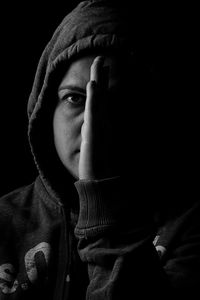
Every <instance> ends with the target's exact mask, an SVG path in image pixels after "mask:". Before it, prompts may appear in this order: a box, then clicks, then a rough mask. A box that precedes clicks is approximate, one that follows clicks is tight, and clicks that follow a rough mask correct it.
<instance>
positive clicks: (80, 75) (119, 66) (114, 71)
mask: <svg viewBox="0 0 200 300" xmlns="http://www.w3.org/2000/svg"><path fill="white" fill-rule="evenodd" d="M95 57H96V55H88V56H84V57H81V58H79V59H77V60H75V61H73V62H72V63H71V64H70V66H69V68H68V69H67V71H66V73H65V75H64V77H63V79H62V81H61V83H60V86H59V87H62V86H64V85H66V84H67V85H74V84H76V85H77V86H80V87H83V88H85V87H86V85H87V83H88V81H89V80H90V67H91V65H92V63H93V60H94V59H95ZM104 66H109V86H113V85H115V84H117V82H118V81H119V80H120V77H123V76H124V72H125V69H127V68H128V64H125V63H124V59H123V58H120V57H118V56H105V62H104Z"/></svg>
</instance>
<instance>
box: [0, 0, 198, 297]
mask: <svg viewBox="0 0 200 300" xmlns="http://www.w3.org/2000/svg"><path fill="white" fill-rule="evenodd" d="M127 16H128V14H127V12H125V11H124V10H122V9H120V10H119V7H117V6H116V5H113V2H110V1H104V0H96V1H84V2H81V3H80V4H79V5H78V6H77V7H76V8H75V9H74V10H73V11H72V12H71V13H70V14H68V15H67V16H66V17H65V18H64V19H63V21H62V22H61V24H60V25H59V26H58V28H57V29H56V31H55V33H54V34H53V36H52V38H51V40H50V42H49V43H48V45H47V46H46V48H45V50H44V52H43V54H42V56H41V59H40V61H39V64H38V68H37V71H36V76H35V80H34V83H33V88H32V92H31V94H30V98H29V101H28V116H29V129H28V137H29V141H30V146H31V151H32V154H33V157H34V161H35V164H36V166H37V169H38V177H37V178H36V180H35V182H33V183H32V184H30V185H29V186H25V187H22V188H20V189H18V190H15V191H13V192H11V193H9V194H8V195H5V196H4V197H2V198H1V200H0V300H4V299H5V300H7V299H20V300H21V299H27V300H31V299H48V300H51V299H52V300H67V299H80V300H81V299H92V300H95V299H98V300H100V299H109V300H110V299H123V298H124V299H143V298H145V299H146V297H147V296H148V297H150V298H151V297H154V298H156V299H157V298H159V299H160V298H164V299H165V297H166V298H168V297H171V298H173V297H174V298H175V297H177V296H181V295H190V299H194V298H192V293H195V292H197V291H198V289H197V287H198V285H199V283H200V225H199V212H200V207H199V202H198V201H191V204H189V205H187V207H184V209H182V210H180V211H179V213H177V214H176V215H175V216H173V217H171V218H169V219H166V220H165V221H163V222H162V224H160V226H158V224H157V223H156V221H155V218H153V217H152V216H151V211H150V206H148V204H146V207H143V205H144V203H145V202H144V201H142V202H141V203H142V205H141V203H140V204H135V202H136V201H135V202H134V198H135V197H137V196H136V195H135V193H134V188H133V186H134V181H133V180H132V179H127V180H125V182H124V179H123V180H122V179H121V178H120V177H114V178H105V179H102V180H77V181H75V179H73V178H72V176H71V175H70V174H69V173H68V172H67V170H66V169H65V168H64V167H63V166H62V164H61V162H60V160H59V158H58V155H57V153H56V150H55V147H54V139H53V130H52V118H53V112H54V109H55V106H56V87H58V84H59V82H60V80H61V78H62V76H63V74H64V72H66V69H67V66H68V65H69V64H70V61H71V60H72V59H75V58H76V57H78V55H80V54H81V55H84V53H89V52H90V51H91V52H93V51H96V50H101V49H117V50H119V49H121V50H123V51H124V49H125V50H126V51H127V53H130V52H131V53H132V52H133V51H134V50H135V48H134V35H133V34H131V30H132V27H131V26H130V21H131V19H130V18H128V17H127ZM149 198H150V196H149ZM146 202H148V203H149V202H150V199H149V201H146ZM130 203H131V205H130Z"/></svg>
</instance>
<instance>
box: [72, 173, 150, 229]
mask: <svg viewBox="0 0 200 300" xmlns="http://www.w3.org/2000/svg"><path fill="white" fill-rule="evenodd" d="M122 186H123V185H122V182H121V179H120V177H112V178H107V179H102V180H79V181H77V182H75V187H76V189H77V191H78V194H79V202H80V212H79V218H78V223H77V226H76V228H75V233H76V234H83V233H84V234H85V232H86V231H90V232H92V231H93V232H94V233H97V232H102V231H105V230H107V229H108V228H112V227H113V226H114V227H116V226H117V227H118V226H120V228H121V229H122V228H123V227H126V228H127V226H128V227H130V225H131V227H132V226H134V227H136V228H141V227H143V223H142V220H143V221H144V218H143V217H145V216H143V217H142V218H140V217H139V218H138V216H137V215H138V211H137V208H136V207H135V209H134V210H135V211H136V212H137V213H134V210H133V208H132V205H131V202H132V201H133V199H131V195H127V194H126V193H124V189H123V188H122ZM122 191H123V194H122ZM139 215H140V216H141V214H140V213H139ZM145 218H146V217H145ZM141 219H142V220H141ZM134 223H135V225H134Z"/></svg>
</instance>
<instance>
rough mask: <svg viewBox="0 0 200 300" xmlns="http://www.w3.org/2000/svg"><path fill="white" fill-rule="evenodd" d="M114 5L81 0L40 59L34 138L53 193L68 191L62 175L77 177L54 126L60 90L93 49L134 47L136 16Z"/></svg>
mask: <svg viewBox="0 0 200 300" xmlns="http://www.w3.org/2000/svg"><path fill="white" fill-rule="evenodd" d="M113 3H114V2H112V1H105V0H96V1H94V0H93V1H83V2H81V3H79V5H78V6H77V7H76V8H75V9H74V10H73V11H72V12H70V13H69V14H68V15H67V16H66V17H65V18H64V19H63V20H62V22H61V24H60V25H59V26H58V28H57V29H56V30H55V32H54V34H53V36H52V38H51V40H50V41H49V43H48V45H47V46H46V48H45V49H44V52H43V54H42V56H41V59H40V61H39V64H38V68H37V71H36V75H35V79H34V83H33V87H32V91H31V94H30V97H29V101H28V117H29V128H28V136H29V142H30V146H31V151H32V154H33V157H34V160H35V163H36V166H37V169H38V171H39V174H40V177H41V179H42V181H43V183H44V184H45V187H46V189H48V191H49V193H54V194H55V193H56V194H58V193H62V189H63V188H62V186H63V180H62V182H60V181H61V180H59V178H66V182H70V181H71V182H73V180H74V179H73V178H71V175H70V174H68V173H67V171H66V170H65V168H64V167H63V166H62V164H61V162H60V160H59V158H58V155H57V153H56V150H55V147H54V139H53V125H52V124H53V112H54V110H55V106H56V99H57V93H56V89H57V87H58V84H59V83H60V81H61V78H62V76H63V75H64V72H66V69H67V67H68V65H69V63H70V61H71V60H72V58H73V59H74V58H75V57H76V56H78V55H81V54H84V53H85V52H87V53H88V51H96V50H100V49H110V48H112V49H118V50H119V49H121V50H122V51H128V52H130V51H132V50H133V49H134V45H133V44H134V43H133V40H134V38H133V36H131V35H130V33H129V31H130V29H132V25H130V24H129V21H130V20H131V18H130V17H127V10H123V9H121V8H120V9H118V7H117V6H116V5H114V4H113ZM57 174H59V176H58V175H57ZM62 176H63V177H62ZM65 190H66V187H65Z"/></svg>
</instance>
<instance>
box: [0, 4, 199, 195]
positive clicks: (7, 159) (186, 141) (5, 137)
mask: <svg viewBox="0 0 200 300" xmlns="http://www.w3.org/2000/svg"><path fill="white" fill-rule="evenodd" d="M40 2H41V1H40ZM78 2H80V1H75V0H70V1H69V0H68V1H65V3H63V2H56V1H55V2H53V1H49V2H48V3H47V4H46V5H45V2H43V5H42V6H41V3H38V4H37V2H33V1H30V2H25V3H23V4H22V3H21V2H19V3H17V4H13V3H9V4H4V5H3V6H2V7H1V24H0V26H1V27H0V28H1V32H0V39H1V47H0V51H1V52H0V57H1V77H0V78H1V79H0V83H1V95H0V97H1V100H0V103H1V104H0V174H1V176H0V196H1V195H3V194H5V193H7V192H9V191H12V190H13V189H15V188H18V187H20V186H23V185H26V184H29V183H30V182H32V181H33V180H34V178H35V175H36V174H37V172H36V169H35V166H34V163H33V161H32V156H31V153H30V148H29V145H28V141H27V125H28V119H27V113H26V106H27V100H28V96H29V93H30V91H31V87H32V83H33V79H34V75H35V71H36V67H37V63H38V60H39V58H40V56H41V54H42V51H43V49H44V47H45V46H46V44H47V42H48V41H49V39H50V38H51V36H52V33H53V32H54V30H55V28H56V27H57V25H58V24H59V23H60V21H61V20H62V18H63V17H64V16H65V15H66V13H67V12H69V11H70V10H71V9H72V8H73V7H74V6H75V5H76V4H77V3H78ZM152 11H153V14H152ZM152 11H149V14H148V17H149V20H153V22H154V29H155V28H156V34H155V36H156V38H155V39H156V40H157V54H158V60H157V64H158V67H159V68H160V70H161V77H162V82H163V94H162V95H161V98H162V102H161V103H162V107H158V108H157V110H158V115H159V114H160V122H161V126H163V128H164V130H165V132H164V136H162V139H161V140H162V143H163V144H162V147H161V148H162V151H163V149H165V151H163V152H162V155H161V157H160V159H161V160H163V162H162V165H161V166H160V167H159V169H162V170H163V171H162V174H161V176H163V178H164V179H163V180H164V181H166V180H168V181H169V186H171V187H173V186H176V192H179V191H180V190H182V191H183V190H184V188H185V186H186V185H187V186H188V190H191V189H193V190H194V189H196V188H197V184H198V178H199V176H198V173H199V171H198V170H199V158H198V156H199V155H198V153H199V146H198V140H199V132H198V127H199V125H198V123H199V122H198V118H199V116H198V111H199V110H198V102H199V101H198V96H197V94H196V83H197V78H198V76H197V73H198V72H197V67H196V62H197V55H196V44H197V41H198V38H197V37H198V34H197V27H196V25H195V16H193V11H192V14H191V12H190V11H189V9H188V7H185V8H183V7H178V8H176V9H175V8H174V7H164V6H163V7H154V8H153V9H152ZM151 14H152V15H151ZM155 16H156V17H157V19H155ZM140 21H141V20H140ZM142 23H143V22H142V21H141V24H142ZM147 23H148V22H147ZM147 27H148V24H147ZM155 109H156V108H155ZM161 113H163V115H161ZM158 126H159V125H158ZM162 166H163V168H162ZM169 178H170V180H169ZM182 194H183V192H182Z"/></svg>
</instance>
